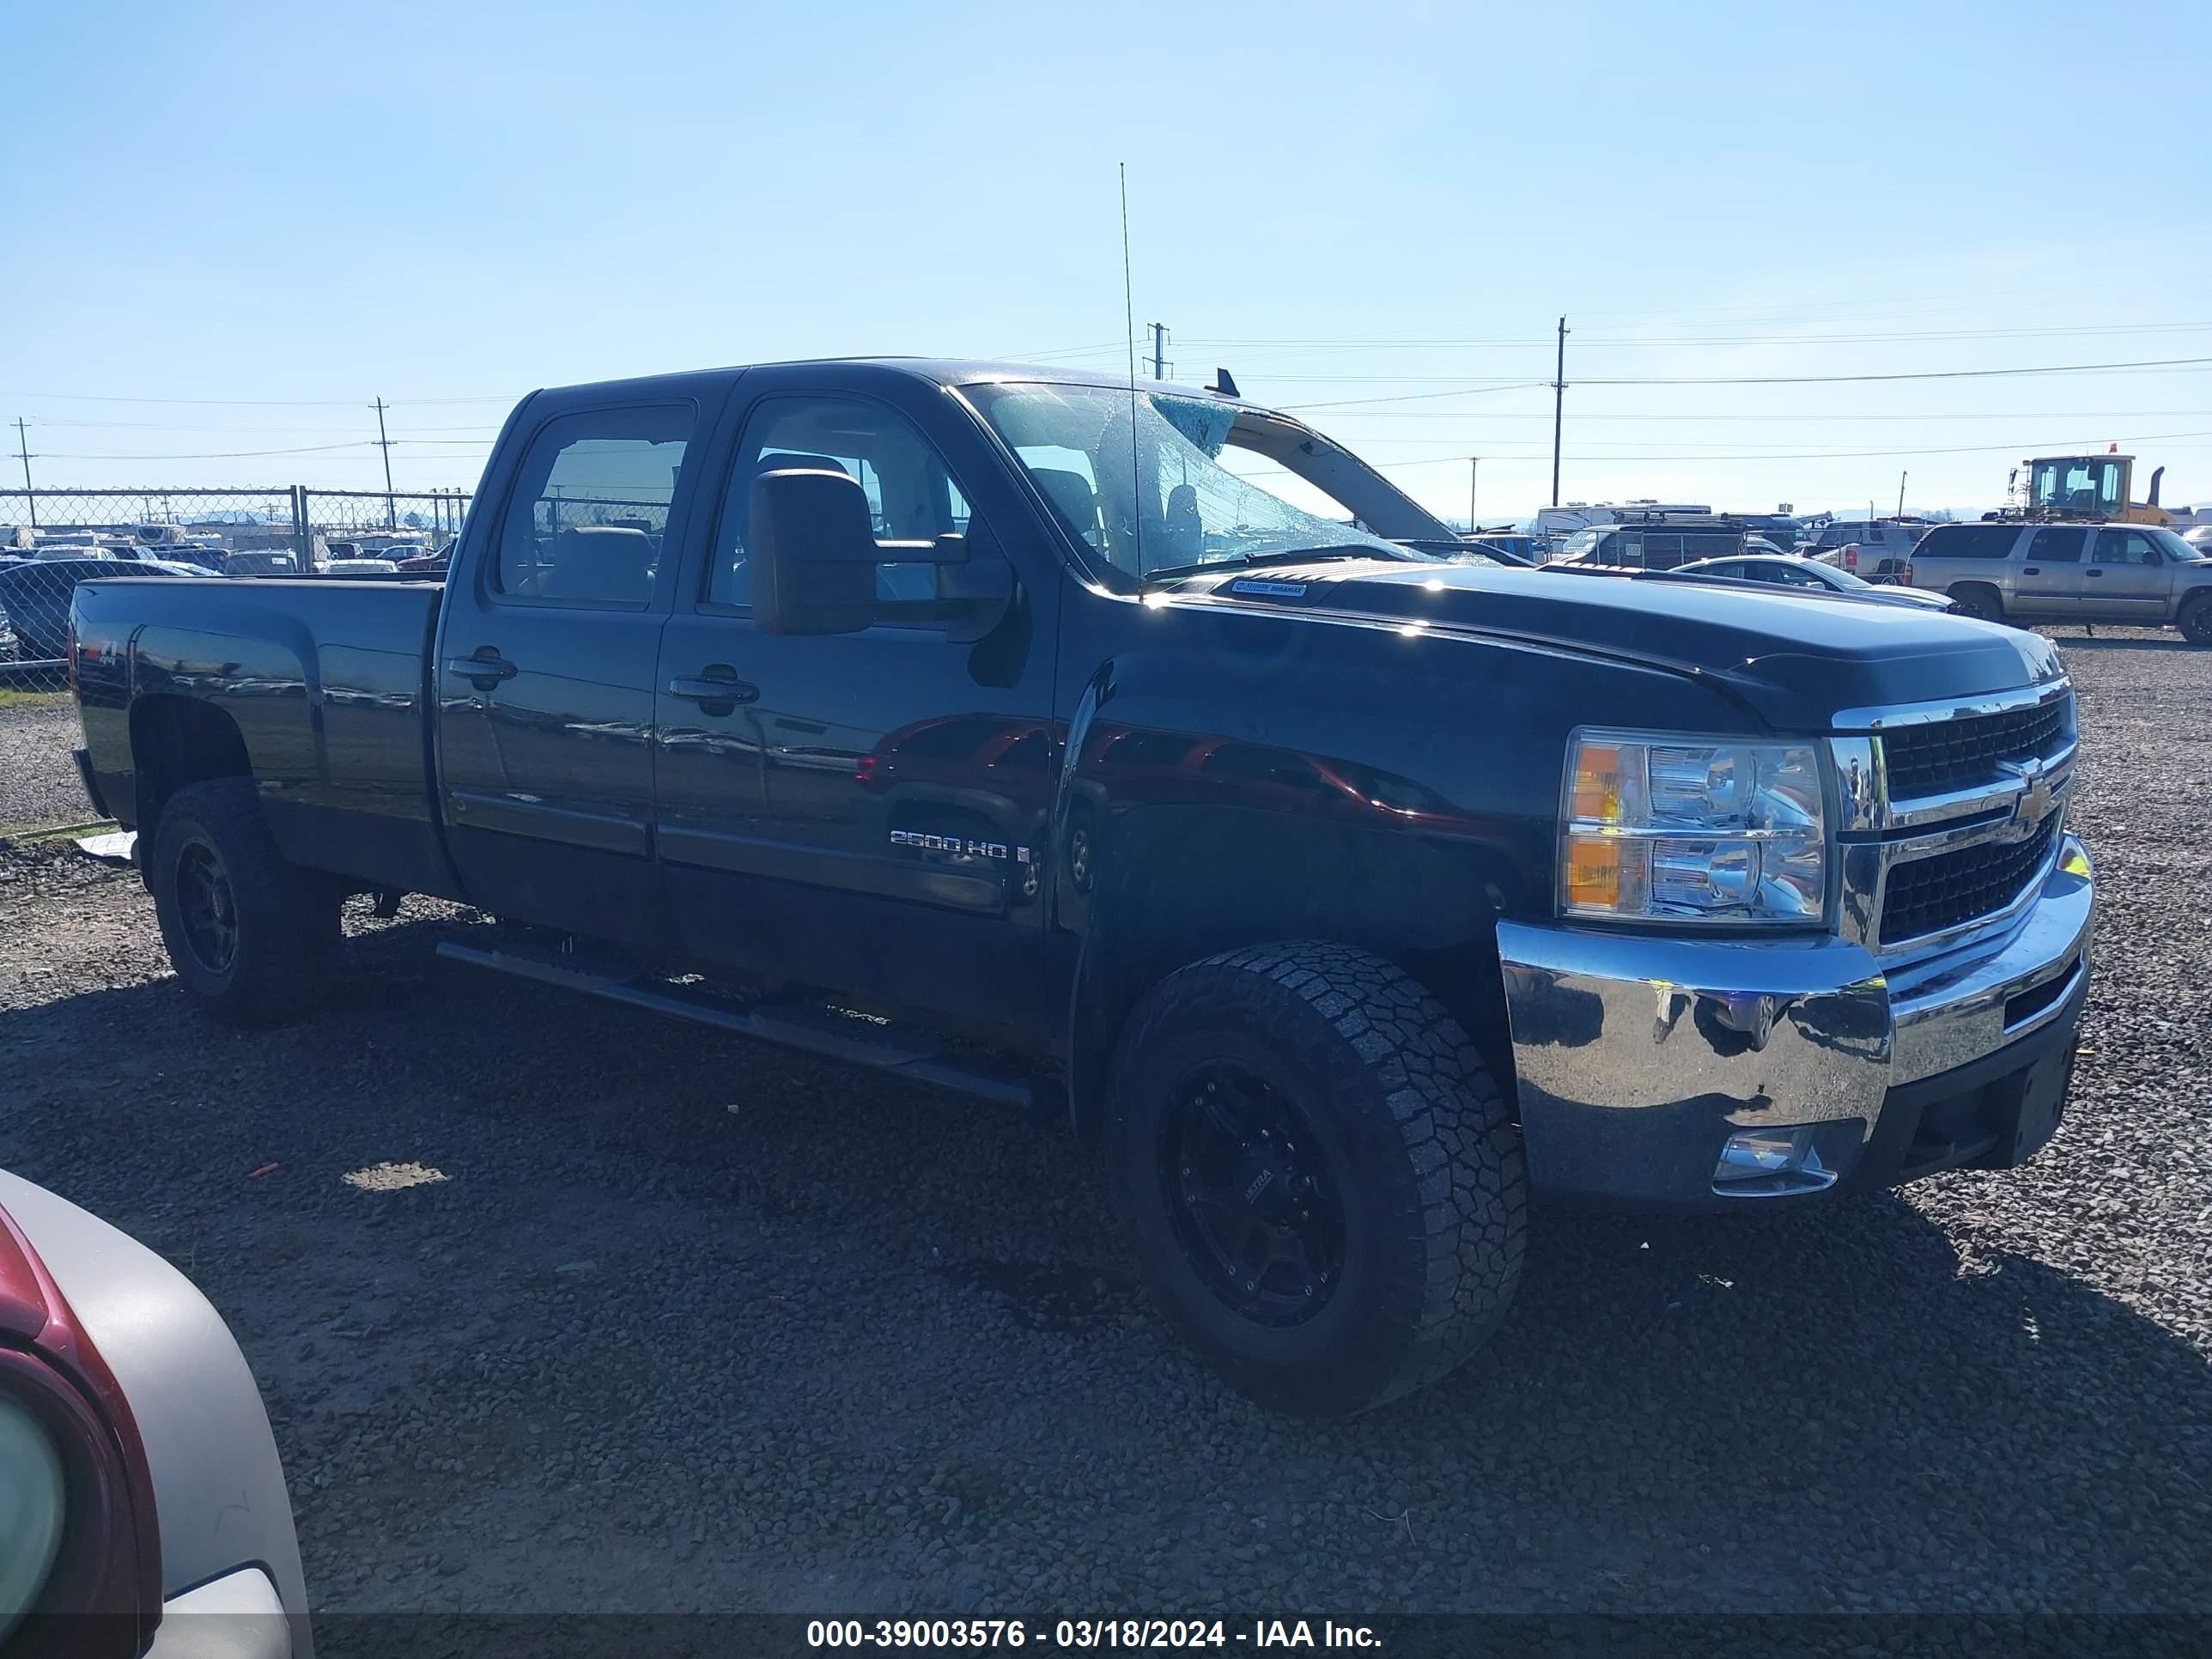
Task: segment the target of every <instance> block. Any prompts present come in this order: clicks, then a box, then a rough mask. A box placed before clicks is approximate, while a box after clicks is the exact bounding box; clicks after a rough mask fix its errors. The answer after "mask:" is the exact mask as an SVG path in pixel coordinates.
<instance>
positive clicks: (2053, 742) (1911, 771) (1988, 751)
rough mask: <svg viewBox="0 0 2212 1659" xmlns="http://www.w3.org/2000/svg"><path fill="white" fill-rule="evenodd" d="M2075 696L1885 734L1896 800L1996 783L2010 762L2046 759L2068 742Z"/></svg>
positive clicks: (1885, 751)
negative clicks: (2006, 764) (1999, 712)
mask: <svg viewBox="0 0 2212 1659" xmlns="http://www.w3.org/2000/svg"><path fill="white" fill-rule="evenodd" d="M2072 702H2073V698H2072V696H2071V695H2070V694H2069V696H2065V697H2061V698H2054V699H2052V700H2051V702H2045V703H2041V704H2039V705H2037V706H2036V707H2034V708H2013V709H2008V710H2006V711H2004V712H2003V713H2002V714H1973V715H1967V716H1965V717H1963V718H1961V719H1958V720H1935V721H1930V722H1929V723H1928V724H1926V725H1922V726H1899V728H1898V729H1897V730H1896V731H1894V732H1885V733H1884V734H1883V736H1882V740H1881V741H1882V752H1883V759H1884V761H1885V763H1886V764H1887V769H1888V773H1889V794H1890V799H1893V800H1911V799H1915V798H1917V797H1919V796H1923V795H1944V794H1949V793H1951V792H1952V791H1954V790H1958V789H1972V788H1974V787H1978V785H1981V784H1985V783H1994V782H1996V781H1997V780H1998V779H1999V778H2000V777H2002V775H2004V765H2005V763H2006V762H2008V761H2023V760H2032V759H2039V758H2043V757H2048V756H2051V755H2053V754H2056V753H2057V751H2058V750H2059V749H2061V748H2062V747H2063V746H2064V744H2065V742H2066V733H2067V730H2068V727H2069V724H2070V722H2069V714H2071V712H2072V709H2071V704H2072Z"/></svg>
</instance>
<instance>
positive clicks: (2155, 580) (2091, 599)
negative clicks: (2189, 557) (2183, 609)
mask: <svg viewBox="0 0 2212 1659" xmlns="http://www.w3.org/2000/svg"><path fill="white" fill-rule="evenodd" d="M2083 574H2084V577H2085V580H2083V582H2082V584H2081V586H2082V588H2083V591H2084V593H2085V595H2086V597H2085V598H2084V599H2083V601H2082V607H2081V609H2082V614H2083V615H2084V616H2087V617H2095V618H2097V619H2098V620H2099V621H2104V620H2106V619H2108V618H2109V619H2110V620H2112V621H2113V622H2139V623H2162V622H2164V621H2165V620H2166V604H2167V601H2168V599H2169V597H2170V594H2171V590H2172V586H2173V569H2172V566H2170V565H2168V564H2167V563H2166V556H2165V554H2163V553H2161V552H2160V550H2159V546H2158V544H2157V543H2156V542H2154V541H2153V540H2152V539H2151V538H2150V537H2149V536H2148V535H2147V534H2146V533H2144V532H2142V531H2141V530H2124V529H2121V528H2119V527H2118V526H2106V528H2103V529H2100V530H2099V531H2098V532H2096V539H2095V541H2094V542H2093V544H2092V545H2091V547H2090V550H2089V568H2088V569H2087V571H2086V572H2084V573H2083Z"/></svg>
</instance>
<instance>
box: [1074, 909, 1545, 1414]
mask: <svg viewBox="0 0 2212 1659" xmlns="http://www.w3.org/2000/svg"><path fill="white" fill-rule="evenodd" d="M1106 1152H1107V1158H1108V1161H1109V1175H1110V1177H1111V1180H1112V1182H1113V1186H1114V1188H1115V1196H1116V1198H1117V1200H1118V1201H1119V1204H1120V1206H1121V1211H1122V1213H1123V1214H1124V1216H1125V1217H1126V1218H1127V1221H1128V1224H1129V1226H1130V1229H1131V1231H1132V1233H1133V1237H1134V1240H1135V1243H1136V1248H1137V1254H1138V1257H1139V1264H1140V1266H1141V1267H1143V1269H1144V1272H1145V1275H1146V1279H1147V1281H1148V1283H1149V1284H1150V1285H1151V1288H1152V1293H1153V1296H1154V1297H1155V1298H1156V1299H1157V1301H1158V1304H1159V1305H1160V1307H1161V1309H1162V1310H1163V1311H1164V1313H1165V1314H1166V1316H1167V1317H1168V1318H1169V1320H1170V1322H1172V1323H1173V1324H1174V1325H1175V1326H1176V1328H1177V1329H1178V1330H1179V1331H1180V1332H1181V1334H1182V1336H1183V1337H1184V1339H1185V1340H1187V1341H1188V1342H1189V1343H1190V1344H1191V1346H1193V1347H1194V1348H1195V1349H1196V1350H1197V1351H1198V1352H1199V1353H1200V1356H1201V1357H1202V1358H1204V1359H1205V1360H1206V1362H1207V1364H1210V1365H1212V1367H1213V1368H1214V1369H1215V1370H1217V1371H1218V1372H1219V1373H1220V1374H1221V1376H1223V1377H1224V1378H1225V1380H1227V1381H1228V1382H1229V1383H1230V1384H1231V1386H1232V1387H1234V1388H1236V1389H1238V1390H1239V1391H1241V1392H1243V1394H1246V1395H1249V1396H1250V1397H1251V1398H1252V1399H1254V1400H1255V1401H1259V1402H1260V1403H1261V1404H1262V1405H1265V1406H1268V1407H1273V1408H1275V1409H1278V1410H1282V1411H1290V1412H1296V1413H1303V1414H1307V1415H1312V1416H1340V1415H1345V1414H1348V1413H1354V1412H1359V1411H1364V1410H1366V1409H1368V1408H1370V1407H1374V1406H1377V1405H1380V1404H1382V1403H1383V1401H1387V1400H1389V1399H1391V1398H1392V1397H1394V1396H1395V1395H1400V1394H1403V1393H1405V1392H1407V1390H1409V1389H1414V1388H1418V1387H1419V1386H1421V1385H1422V1384H1424V1383H1430V1382H1432V1381H1434V1380H1435V1379H1436V1378H1437V1377H1439V1376H1443V1374H1444V1373H1445V1372H1446V1371H1448V1370H1450V1369H1451V1368H1452V1367H1453V1366H1454V1365H1456V1364H1459V1363H1460V1362H1461V1361H1462V1360H1463V1359H1465V1358H1467V1357H1468V1355H1470V1354H1471V1353H1473V1352H1474V1351H1475V1350H1476V1349H1477V1348H1478V1347H1480V1346H1481V1345H1482V1344H1483V1342H1484V1341H1486V1340H1487V1339H1488V1337H1489V1336H1490V1334H1491V1333H1492V1331H1493V1330H1495V1329H1496V1328H1497V1326H1498V1322H1499V1321H1500V1320H1501V1319H1502V1318H1503V1317H1504V1313H1505V1310H1506V1308H1507V1306H1508V1305H1509V1304H1510V1303H1511V1301H1512V1298H1513V1292H1514V1290H1515V1288H1516V1285H1518V1284H1519V1281H1520V1276H1521V1262H1522V1251H1523V1248H1524V1243H1525V1227H1526V1206H1527V1185H1528V1182H1527V1176H1526V1174H1525V1172H1524V1168H1523V1164H1522V1155H1521V1147H1520V1143H1519V1139H1518V1136H1517V1134H1516V1132H1515V1130H1514V1128H1513V1126H1512V1123H1511V1121H1510V1119H1509V1117H1508V1115H1507V1112H1506V1109H1505V1104H1504V1100H1503V1098H1502V1097H1500V1095H1499V1093H1498V1088H1497V1085H1495V1084H1494V1083H1493V1082H1492V1080H1491V1078H1490V1075H1489V1073H1487V1072H1486V1070H1485V1069H1484V1067H1483V1065H1482V1062H1481V1060H1480V1059H1479V1058H1478V1057H1477V1055H1476V1054H1475V1052H1474V1046H1473V1044H1472V1043H1470V1042H1468V1038H1467V1036H1466V1034H1465V1033H1464V1032H1463V1031H1462V1030H1460V1028H1459V1026H1458V1024H1456V1023H1455V1021H1454V1020H1453V1019H1452V1018H1451V1017H1450V1016H1449V1014H1447V1013H1446V1012H1444V1011H1443V1007H1442V1006H1440V1005H1439V1004H1438V1003H1437V1001H1436V1000H1435V999H1434V998H1433V997H1431V996H1430V995H1429V994H1428V993H1427V992H1426V991H1425V990H1424V989H1422V987H1420V986H1419V984H1417V983H1415V982H1414V981H1413V980H1412V979H1410V978H1408V977H1407V975H1405V974H1403V973H1401V971H1399V969H1397V968H1395V966H1393V965H1392V964H1391V963H1388V962H1385V961H1383V960H1382V959H1381V958H1380V957H1373V956H1370V955H1368V954H1367V953H1365V952H1364V951H1355V950H1352V949H1350V948H1348V947H1346V946H1344V945H1327V944H1317V943H1294V944H1286V945H1267V946H1261V947H1256V948H1254V949H1251V950H1245V951H1232V952H1231V953H1229V954H1227V955H1225V956H1218V957H1211V958H1209V959H1208V960H1206V961H1204V962H1200V963H1194V965H1192V966H1190V967H1188V968H1185V969H1182V970H1180V971H1179V972H1177V973H1176V974H1173V975H1170V976H1169V977H1168V978H1167V979H1166V980H1164V981H1162V982H1161V984H1159V985H1158V987H1155V988H1154V989H1153V990H1152V992H1151V993H1150V994H1147V995H1146V998H1145V999H1144V1000H1143V1001H1142V1002H1141V1003H1140V1004H1139V1006H1138V1008H1137V1010H1136V1012H1134V1013H1133V1015H1132V1016H1131V1018H1130V1020H1129V1024H1128V1027H1127V1030H1126V1031H1125V1032H1124V1034H1123V1036H1122V1040H1121V1048H1120V1050H1119V1053H1118V1054H1117V1057H1116V1060H1115V1074H1114V1079H1113V1085H1112V1088H1111V1092H1110V1100H1109V1109H1108V1121H1107V1139H1106Z"/></svg>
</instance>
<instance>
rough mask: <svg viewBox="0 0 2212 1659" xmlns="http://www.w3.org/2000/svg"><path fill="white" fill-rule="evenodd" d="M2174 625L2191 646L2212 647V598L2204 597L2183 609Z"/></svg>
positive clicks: (2192, 601) (2191, 601) (2184, 606)
mask: <svg viewBox="0 0 2212 1659" xmlns="http://www.w3.org/2000/svg"><path fill="white" fill-rule="evenodd" d="M2174 625H2175V626H2176V627H2178V628H2179V629H2181V637H2182V638H2183V639H2185V640H2187V641H2189V642H2190V644H2191V645H2212V596H2203V597H2199V598H2197V599H2191V600H2190V601H2189V603H2188V604H2186V605H2183V606H2182V607H2181V615H2180V616H2179V617H2177V618H2176V619H2175V623H2174Z"/></svg>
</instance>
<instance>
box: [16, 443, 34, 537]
mask: <svg viewBox="0 0 2212 1659" xmlns="http://www.w3.org/2000/svg"><path fill="white" fill-rule="evenodd" d="M15 453H17V454H18V455H20V456H21V457H22V460H23V496H24V499H25V500H26V501H28V502H29V503H30V507H31V528H32V529H33V530H36V529H37V528H38V527H39V498H38V496H37V495H35V494H34V493H33V491H32V489H31V440H30V438H29V436H28V435H27V434H26V433H25V432H24V430H23V417H22V416H21V415H18V416H16V417H15Z"/></svg>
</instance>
